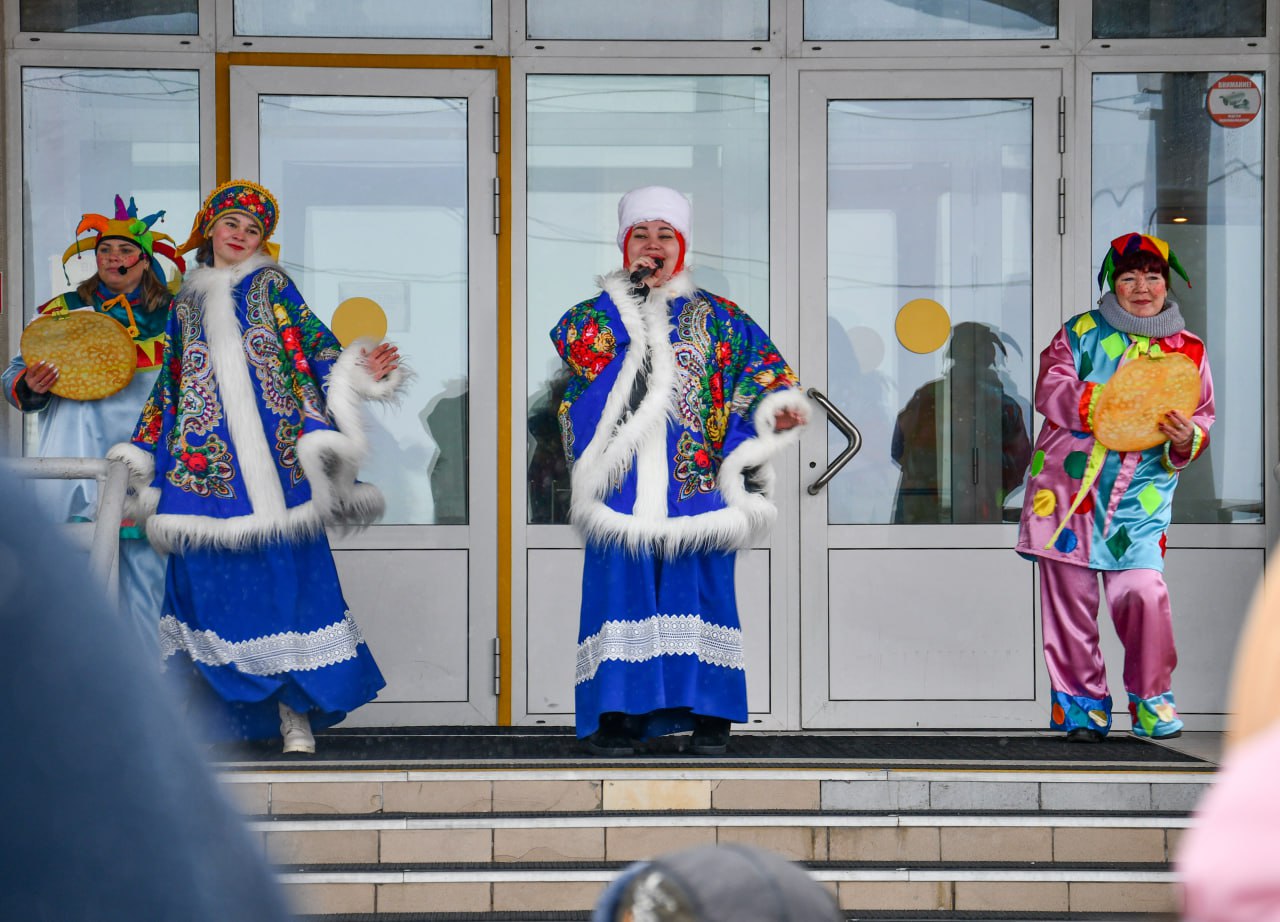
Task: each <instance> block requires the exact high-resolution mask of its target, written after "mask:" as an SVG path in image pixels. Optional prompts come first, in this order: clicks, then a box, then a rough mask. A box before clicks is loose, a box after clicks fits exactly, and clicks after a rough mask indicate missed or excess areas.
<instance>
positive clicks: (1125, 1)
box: [1093, 0, 1267, 38]
mask: <svg viewBox="0 0 1280 922" xmlns="http://www.w3.org/2000/svg"><path fill="white" fill-rule="evenodd" d="M1265 8H1266V0H1217V2H1215V3H1187V2H1186V0H1093V35H1094V38H1235V37H1239V36H1249V35H1264V34H1266V31H1267V30H1266V21H1265V16H1264V10H1265Z"/></svg>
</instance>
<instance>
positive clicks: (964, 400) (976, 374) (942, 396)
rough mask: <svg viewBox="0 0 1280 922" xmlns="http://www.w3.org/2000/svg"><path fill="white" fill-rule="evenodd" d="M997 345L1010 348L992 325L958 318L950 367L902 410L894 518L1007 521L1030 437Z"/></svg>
mask: <svg viewBox="0 0 1280 922" xmlns="http://www.w3.org/2000/svg"><path fill="white" fill-rule="evenodd" d="M997 351H998V352H999V354H1000V355H1002V356H1003V355H1006V354H1007V353H1006V351H1005V348H1004V344H1003V343H1002V342H1001V341H1000V336H999V334H998V333H997V332H996V331H995V330H994V329H992V328H991V327H990V326H988V325H987V324H985V323H973V322H965V323H958V324H956V326H955V328H954V329H953V330H952V333H951V343H950V345H949V346H948V347H947V358H948V360H949V361H950V362H951V364H950V366H949V367H948V368H947V370H946V372H945V374H943V376H942V377H941V378H937V379H935V380H933V381H929V382H927V383H925V384H924V385H922V386H921V387H920V388H918V389H917V390H916V392H915V393H914V394H912V395H911V399H910V400H909V401H907V405H906V406H905V407H904V408H903V409H902V412H901V413H899V414H898V419H897V422H896V423H895V424H894V427H893V442H892V445H891V446H890V454H891V457H892V458H893V461H894V463H895V464H897V465H898V467H900V468H901V469H902V476H901V479H900V480H899V482H898V495H897V498H896V500H895V502H894V510H893V520H894V521H895V522H897V523H900V524H913V525H920V524H930V523H955V524H983V523H994V522H1000V521H1002V520H1003V508H1004V499H1005V497H1006V496H1008V495H1009V493H1011V492H1012V491H1013V490H1014V489H1015V488H1017V486H1018V485H1019V484H1021V483H1022V480H1023V478H1024V477H1025V475H1026V471H1027V464H1028V462H1029V461H1030V460H1031V438H1030V434H1029V433H1028V431H1027V424H1026V420H1025V419H1024V418H1023V415H1022V409H1021V407H1020V406H1019V405H1018V401H1017V400H1015V399H1014V398H1013V397H1011V396H1010V395H1009V394H1007V393H1006V392H1005V390H1004V386H1003V384H1002V382H1001V380H1000V376H999V374H998V373H997V371H996V367H995V366H996V355H997Z"/></svg>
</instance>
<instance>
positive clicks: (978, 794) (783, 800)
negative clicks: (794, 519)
mask: <svg viewBox="0 0 1280 922" xmlns="http://www.w3.org/2000/svg"><path fill="white" fill-rule="evenodd" d="M1212 777H1213V775H1212V772H1211V771H1209V770H1191V769H1187V770H1160V771H1027V770H1017V771H1007V770H994V771H955V770H938V771H928V770H921V769H918V768H912V769H892V768H889V769H849V770H839V769H831V768H830V767H823V768H814V769H767V768H761V769H756V770H751V769H741V768H735V769H723V770H722V769H716V768H714V767H711V766H706V765H690V766H688V767H683V768H669V767H667V768H661V769H626V768H618V767H615V766H599V765H594V764H591V763H586V764H580V765H575V766H574V767H572V768H565V769H536V770H535V769H527V770H506V771H486V770H473V769H459V770H448V769H434V770H415V769H409V770H404V769H395V770H389V771H376V770H374V771H323V770H306V771H298V770H241V771H229V772H224V773H223V775H222V780H223V782H224V783H225V789H226V790H227V792H228V793H229V794H230V795H231V796H232V797H233V798H234V799H235V801H236V802H237V803H239V804H240V806H241V809H242V810H243V811H244V812H245V813H246V814H247V815H248V816H249V817H250V825H251V828H252V830H253V833H254V834H255V835H256V836H259V837H260V841H261V844H262V847H263V849H264V852H265V853H266V855H267V856H268V857H269V859H270V860H271V861H272V862H273V863H275V864H276V865H277V866H278V867H279V869H280V879H281V881H282V883H283V885H284V886H285V888H286V890H287V892H288V893H289V894H290V898H291V899H292V900H293V902H294V905H295V906H296V907H297V909H298V910H299V911H300V912H304V913H311V914H317V915H328V916H331V917H333V918H335V919H336V918H341V917H342V916H344V915H347V916H351V917H352V918H358V917H364V916H368V917H370V918H375V917H376V918H382V917H387V918H391V919H394V918H395V917H396V916H397V915H398V914H399V915H401V916H402V917H403V918H404V919H406V920H407V919H411V918H415V917H417V916H421V917H423V918H430V917H432V916H433V915H434V916H435V917H436V918H455V919H462V918H466V917H468V916H467V914H475V915H474V916H472V917H474V918H477V919H486V920H491V922H497V920H498V919H499V918H508V917H513V916H512V914H513V913H516V914H528V913H533V914H538V913H541V914H543V917H544V918H556V917H557V916H556V915H555V914H565V913H568V914H569V915H561V916H558V917H562V918H587V916H586V915H585V914H586V913H588V912H589V910H590V908H591V907H592V905H594V903H595V901H596V900H597V899H598V897H599V895H600V893H601V892H602V891H603V889H604V887H605V886H606V885H607V883H608V882H609V881H610V880H611V879H612V878H613V877H614V875H616V874H617V873H618V871H619V870H620V869H621V868H623V867H625V866H626V865H627V864H628V863H630V862H632V861H636V860H641V859H646V858H652V857H656V856H657V855H660V854H663V853H665V852H669V851H672V850H676V849H679V848H684V847H687V846H692V845H699V844H707V843H729V842H745V843H750V844H754V845H758V846H761V847H764V848H769V849H771V850H773V851H776V852H778V853H780V854H783V855H785V856H787V857H789V858H791V859H793V860H796V861H800V862H802V863H804V864H805V865H806V866H807V867H808V868H809V870H810V872H811V873H812V874H813V876H814V877H815V878H816V879H818V880H820V881H822V882H823V883H824V884H826V885H827V886H829V887H830V888H831V889H832V891H833V892H834V893H835V894H836V895H837V898H838V900H839V902H840V905H841V906H842V907H843V908H844V909H845V910H846V911H847V912H848V913H850V917H851V918H854V917H856V918H860V919H866V918H869V916H868V915H867V914H868V913H871V914H880V916H882V917H883V918H885V919H888V918H891V917H892V915H893V914H902V913H906V914H909V915H911V914H921V913H923V914H925V915H926V916H932V917H935V918H938V919H942V918H956V919H960V918H964V914H966V913H978V914H982V913H987V914H991V913H1000V914H1002V916H1001V917H1003V914H1005V913H1033V914H1035V913H1040V914H1044V913H1048V914H1058V916H1057V917H1060V918H1077V919H1081V920H1083V919H1085V918H1086V917H1087V916H1088V914H1091V913H1102V914H1104V917H1107V918H1114V917H1115V914H1118V913H1130V914H1137V915H1138V916H1140V917H1142V918H1148V919H1156V918H1161V917H1162V916H1168V917H1170V918H1172V917H1173V916H1174V915H1176V912H1177V906H1178V889H1177V882H1176V880H1175V877H1174V873H1173V871H1172V869H1171V860H1172V856H1173V855H1174V854H1175V853H1176V848H1177V843H1178V839H1179V837H1180V836H1181V835H1182V833H1183V831H1184V830H1185V829H1186V828H1187V827H1188V826H1189V825H1190V823H1191V822H1192V821H1191V819H1190V811H1191V810H1192V809H1193V808H1194V806H1195V804H1196V802H1197V801H1198V799H1199V797H1200V796H1201V794H1202V793H1203V792H1204V790H1205V788H1206V786H1207V785H1208V783H1209V782H1210V781H1211V779H1212ZM440 913H444V914H445V915H443V916H441V915H439V914H440ZM548 914H550V915H548ZM886 914H888V915H886ZM947 914H950V915H947ZM1107 914H1110V915H1107ZM972 917H973V918H979V917H982V916H981V915H979V916H972ZM986 917H988V918H989V917H991V916H990V915H988V916H986ZM1043 917H1045V918H1048V917H1049V916H1043ZM530 918H532V916H531V917H530ZM1010 918H1013V917H1012V916H1011V917H1010Z"/></svg>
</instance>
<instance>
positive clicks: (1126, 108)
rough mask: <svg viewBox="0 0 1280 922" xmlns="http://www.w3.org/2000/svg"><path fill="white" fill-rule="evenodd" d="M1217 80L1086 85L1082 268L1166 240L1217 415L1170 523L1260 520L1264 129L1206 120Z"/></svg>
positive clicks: (1130, 77) (1184, 77)
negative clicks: (1118, 244) (1088, 170)
mask: <svg viewBox="0 0 1280 922" xmlns="http://www.w3.org/2000/svg"><path fill="white" fill-rule="evenodd" d="M1222 76H1224V74H1220V73H1178V74H1099V75H1097V76H1095V77H1094V79H1093V243H1092V257H1093V260H1094V265H1093V269H1092V271H1093V273H1094V274H1095V275H1096V272H1097V269H1098V265H1099V262H1100V261H1101V259H1102V257H1103V255H1104V254H1105V253H1106V251H1107V247H1108V246H1109V245H1110V242H1111V240H1112V239H1113V238H1114V237H1117V236H1119V235H1120V234H1123V233H1125V232H1127V231H1134V230H1137V231H1142V232H1145V233H1149V234H1154V235H1155V236H1157V237H1161V238H1163V239H1164V240H1167V241H1168V242H1169V246H1170V248H1171V249H1172V250H1173V252H1174V253H1176V254H1177V256H1178V259H1179V260H1180V261H1181V263H1182V265H1183V266H1184V267H1185V268H1186V270H1187V273H1188V274H1189V275H1190V276H1191V282H1192V285H1193V287H1191V288H1187V287H1186V286H1185V285H1184V284H1183V283H1182V281H1181V280H1180V279H1178V277H1177V276H1176V275H1175V276H1174V277H1173V281H1172V282H1171V284H1170V295H1171V296H1172V297H1173V298H1174V299H1175V300H1177V302H1178V304H1179V305H1180V306H1181V308H1182V314H1183V316H1184V317H1185V318H1186V322H1187V329H1189V330H1190V331H1191V332H1193V333H1195V334H1196V335H1197V336H1200V337H1201V338H1202V339H1204V341H1205V344H1206V345H1207V347H1208V350H1209V364H1210V367H1211V368H1212V371H1213V384H1214V398H1215V403H1216V405H1217V410H1218V418H1217V421H1216V422H1215V423H1214V426H1213V431H1212V434H1211V438H1210V440H1209V451H1208V453H1207V455H1206V456H1205V457H1202V458H1200V459H1199V460H1197V461H1196V462H1195V463H1194V464H1192V465H1191V466H1189V467H1188V468H1187V469H1186V470H1185V471H1183V472H1182V474H1180V475H1179V478H1178V480H1179V484H1178V498H1177V500H1176V501H1175V502H1174V504H1173V521H1175V522H1206V523H1208V522H1259V521H1261V520H1262V454H1263V442H1262V439H1263V433H1264V430H1265V426H1264V415H1263V397H1264V394H1263V391H1262V379H1263V368H1262V343H1263V267H1262V244H1263V233H1262V210H1263V207H1262V206H1263V198H1262V193H1263V184H1262V180H1263V177H1262V163H1263V160H1262V148H1263V125H1262V116H1261V115H1258V116H1257V117H1256V118H1254V119H1253V120H1252V121H1250V122H1248V123H1247V124H1245V125H1243V126H1242V127H1239V128H1224V127H1222V126H1221V125H1219V124H1217V123H1215V122H1214V121H1213V119H1211V118H1210V117H1209V115H1208V114H1207V112H1206V108H1205V102H1206V93H1207V91H1208V90H1209V88H1210V86H1212V85H1213V83H1214V82H1215V81H1216V80H1217V79H1218V78H1219V77H1222ZM1246 76H1248V77H1249V78H1250V79H1252V80H1253V82H1254V83H1255V84H1257V85H1258V87H1259V88H1262V75H1261V74H1247V75H1246Z"/></svg>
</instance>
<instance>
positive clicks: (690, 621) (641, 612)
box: [575, 544, 747, 739]
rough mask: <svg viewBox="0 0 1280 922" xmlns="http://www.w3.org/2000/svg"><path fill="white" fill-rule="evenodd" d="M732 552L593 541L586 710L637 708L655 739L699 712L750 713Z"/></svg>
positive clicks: (579, 707)
mask: <svg viewBox="0 0 1280 922" xmlns="http://www.w3.org/2000/svg"><path fill="white" fill-rule="evenodd" d="M734 557H735V554H734V553H733V552H732V551H710V552H701V553H691V554H681V555H679V556H675V557H668V558H663V557H655V556H653V555H651V554H640V555H637V554H635V553H634V552H631V551H627V550H623V549H621V548H618V547H615V546H600V545H596V544H588V545H587V547H586V553H585V557H584V560H583V567H582V615H581V620H580V621H579V627H578V659H577V670H576V676H575V680H576V693H575V699H576V704H575V708H576V715H577V729H578V736H579V737H586V736H590V735H591V734H592V733H594V732H595V731H596V729H597V728H598V727H599V725H600V715H601V714H603V713H606V712H609V711H620V712H622V713H624V714H628V715H630V719H629V720H628V729H629V731H630V732H631V733H632V734H633V735H634V736H635V737H636V738H637V739H649V738H651V737H655V736H662V735H664V734H667V733H678V732H680V731H682V730H690V729H692V728H693V717H694V715H695V714H698V715H703V716H707V717H723V718H725V719H727V720H731V721H736V722H739V723H741V722H744V721H746V720H747V675H746V672H745V670H744V663H743V655H742V628H741V625H740V623H739V621H738V604H737V601H736V599H735V596H734V583H733V566H734Z"/></svg>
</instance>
